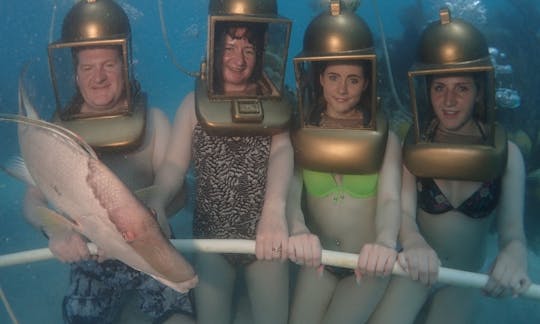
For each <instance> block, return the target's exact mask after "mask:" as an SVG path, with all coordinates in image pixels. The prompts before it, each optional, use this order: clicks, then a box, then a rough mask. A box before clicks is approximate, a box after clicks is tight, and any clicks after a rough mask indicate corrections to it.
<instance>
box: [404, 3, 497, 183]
mask: <svg viewBox="0 0 540 324" xmlns="http://www.w3.org/2000/svg"><path fill="white" fill-rule="evenodd" d="M439 18H440V19H439V20H437V21H434V22H432V23H430V24H429V25H428V26H427V27H426V28H425V30H424V32H423V33H422V34H421V36H420V42H419V44H418V53H417V55H418V56H417V60H416V63H415V64H414V65H413V67H412V68H411V69H410V70H409V73H408V74H409V76H408V77H409V90H410V101H411V109H412V114H413V116H414V117H413V121H414V124H413V127H411V129H410V130H409V133H408V134H407V136H406V138H405V142H404V144H403V162H404V164H405V166H406V167H407V168H408V170H409V171H410V172H411V173H412V174H414V175H415V176H417V177H425V178H437V179H451V180H466V181H486V180H492V179H495V178H497V177H499V176H500V175H501V174H502V172H503V171H504V168H505V166H506V160H507V140H506V132H505V130H504V128H503V127H501V126H500V125H498V124H497V123H496V122H495V110H496V107H495V91H494V90H495V78H494V69H493V64H492V63H491V59H490V55H489V48H488V45H487V41H486V39H485V38H484V36H483V35H482V33H481V32H480V31H479V30H478V29H477V28H476V27H474V26H473V25H472V24H471V23H469V22H466V21H464V20H461V19H453V18H451V16H450V11H449V10H448V8H443V9H441V10H440V12H439ZM452 75H467V76H470V77H472V79H473V82H474V84H475V86H476V87H477V89H479V90H478V93H480V94H481V95H479V96H477V98H475V102H474V107H473V108H472V111H473V113H472V114H473V116H472V118H473V119H474V121H475V123H476V124H477V125H483V126H482V128H481V132H482V138H481V139H479V140H477V141H472V140H468V141H467V140H465V139H464V138H459V137H455V136H454V137H449V138H451V140H446V142H445V141H435V140H433V134H434V132H435V131H436V129H437V127H438V126H437V125H438V122H437V117H436V113H435V111H434V108H433V104H432V102H431V98H430V92H431V88H430V87H431V83H432V81H433V80H434V79H435V77H437V76H443V77H444V76H452ZM480 127H481V126H478V128H479V129H480Z"/></svg>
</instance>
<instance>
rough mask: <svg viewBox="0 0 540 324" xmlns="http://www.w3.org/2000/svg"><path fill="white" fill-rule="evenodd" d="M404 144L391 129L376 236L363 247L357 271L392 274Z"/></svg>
mask: <svg viewBox="0 0 540 324" xmlns="http://www.w3.org/2000/svg"><path fill="white" fill-rule="evenodd" d="M400 190H401V146H400V144H399V140H398V138H397V136H396V135H395V134H394V133H393V132H389V134H388V140H387V145H386V150H385V154H384V160H383V165H382V167H381V170H380V172H379V184H378V189H377V208H376V215H375V231H376V239H375V242H374V243H373V244H365V245H364V246H363V247H362V250H361V251H360V256H359V258H358V267H357V269H356V274H357V276H358V277H361V276H362V275H364V274H370V275H374V274H378V275H389V274H390V273H391V272H392V268H393V266H394V262H395V261H396V258H397V252H396V245H397V243H396V242H397V236H398V231H399V226H400V208H401V206H400Z"/></svg>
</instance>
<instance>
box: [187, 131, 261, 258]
mask: <svg viewBox="0 0 540 324" xmlns="http://www.w3.org/2000/svg"><path fill="white" fill-rule="evenodd" d="M271 142H272V137H271V136H243V137H228V136H211V135H209V134H208V133H206V132H205V131H204V130H203V129H202V127H201V126H200V124H197V125H196V126H195V129H194V130H193V148H192V153H193V160H194V166H195V173H196V177H197V185H196V192H197V203H196V207H195V214H194V219H193V236H194V237H196V238H216V239H250V240H253V239H255V234H256V227H257V222H258V221H259V218H260V215H261V212H262V207H263V202H264V195H265V189H266V175H267V168H268V158H269V156H270V145H271ZM227 259H228V260H229V262H231V263H232V264H238V262H239V263H240V264H247V263H250V262H252V261H253V260H254V258H253V257H250V258H247V259H246V258H244V257H239V258H237V257H232V255H227Z"/></svg>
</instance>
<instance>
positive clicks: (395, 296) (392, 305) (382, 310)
mask: <svg viewBox="0 0 540 324" xmlns="http://www.w3.org/2000/svg"><path fill="white" fill-rule="evenodd" d="M429 291H430V288H429V287H426V286H424V285H422V284H421V283H420V282H418V281H413V280H411V279H409V278H402V277H392V280H390V284H389V285H388V287H387V288H386V291H385V293H384V296H383V299H382V300H381V301H380V302H379V304H378V305H377V308H376V309H375V312H374V313H373V314H372V315H371V317H370V318H369V322H368V323H369V324H394V323H395V324H408V323H414V319H415V318H416V316H417V314H418V312H419V311H420V309H421V308H422V305H423V304H424V303H425V301H426V299H427V297H428V294H429Z"/></svg>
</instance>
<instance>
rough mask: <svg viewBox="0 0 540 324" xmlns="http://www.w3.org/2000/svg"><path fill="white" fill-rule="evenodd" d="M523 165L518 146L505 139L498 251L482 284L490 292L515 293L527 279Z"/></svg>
mask: <svg viewBox="0 0 540 324" xmlns="http://www.w3.org/2000/svg"><path fill="white" fill-rule="evenodd" d="M524 197H525V166H524V163H523V158H522V156H521V152H520V151H519V148H518V147H517V146H516V145H515V144H513V143H511V142H509V144H508V163H507V166H506V171H505V173H504V176H503V178H502V191H501V197H500V203H499V206H498V209H497V229H498V234H499V251H500V252H499V254H498V256H497V260H496V261H495V265H494V267H493V269H492V271H491V276H490V279H489V281H488V283H487V285H486V287H485V290H486V292H487V293H489V294H490V295H493V296H504V295H507V294H513V295H515V294H519V293H522V292H524V291H525V290H527V288H528V287H529V285H530V284H531V281H530V279H529V277H528V275H527V248H526V244H525V234H524V232H523V205H524Z"/></svg>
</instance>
